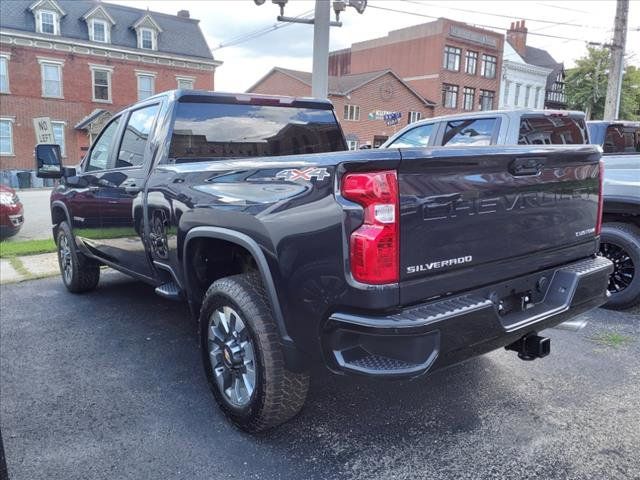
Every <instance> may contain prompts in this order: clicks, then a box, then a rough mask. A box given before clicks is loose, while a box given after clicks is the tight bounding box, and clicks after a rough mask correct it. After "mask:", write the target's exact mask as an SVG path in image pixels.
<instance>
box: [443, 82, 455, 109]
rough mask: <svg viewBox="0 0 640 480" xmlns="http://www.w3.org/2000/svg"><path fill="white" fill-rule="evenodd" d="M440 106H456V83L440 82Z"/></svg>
mask: <svg viewBox="0 0 640 480" xmlns="http://www.w3.org/2000/svg"><path fill="white" fill-rule="evenodd" d="M442 106H443V107H444V108H457V107H458V85H449V84H448V83H443V84H442Z"/></svg>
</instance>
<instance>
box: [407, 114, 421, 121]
mask: <svg viewBox="0 0 640 480" xmlns="http://www.w3.org/2000/svg"><path fill="white" fill-rule="evenodd" d="M421 118H422V113H420V112H409V123H413V122H417V121H419V120H420V119H421Z"/></svg>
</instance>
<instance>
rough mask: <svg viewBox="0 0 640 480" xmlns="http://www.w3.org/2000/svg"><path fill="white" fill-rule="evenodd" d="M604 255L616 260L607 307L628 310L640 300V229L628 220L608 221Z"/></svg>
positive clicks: (602, 245)
mask: <svg viewBox="0 0 640 480" xmlns="http://www.w3.org/2000/svg"><path fill="white" fill-rule="evenodd" d="M600 255H602V256H603V257H606V258H608V259H609V260H611V261H612V262H613V273H612V274H611V276H610V277H609V285H608V290H609V293H610V294H611V297H610V298H609V301H608V302H607V303H606V305H605V307H606V308H612V309H615V310H624V309H627V308H631V307H633V306H635V305H638V304H639V303H640V270H639V269H640V229H638V227H636V226H634V225H630V224H626V223H605V224H604V225H603V226H602V234H601V236H600Z"/></svg>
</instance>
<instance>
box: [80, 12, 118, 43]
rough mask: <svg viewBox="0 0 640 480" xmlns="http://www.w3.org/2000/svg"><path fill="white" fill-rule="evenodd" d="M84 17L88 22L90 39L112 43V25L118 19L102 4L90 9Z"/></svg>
mask: <svg viewBox="0 0 640 480" xmlns="http://www.w3.org/2000/svg"><path fill="white" fill-rule="evenodd" d="M82 18H83V20H84V21H85V22H87V29H88V30H89V40H91V41H92V42H99V43H111V27H112V26H114V25H115V24H116V21H115V20H114V19H113V17H112V16H111V15H109V12H107V10H106V9H105V8H104V7H103V6H102V5H98V6H96V7H94V8H93V9H92V10H89V11H88V12H87V13H85V14H84V15H83V16H82Z"/></svg>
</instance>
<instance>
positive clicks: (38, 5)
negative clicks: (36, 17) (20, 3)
mask: <svg viewBox="0 0 640 480" xmlns="http://www.w3.org/2000/svg"><path fill="white" fill-rule="evenodd" d="M45 2H46V3H48V4H49V5H51V6H52V7H53V8H55V9H56V10H57V11H58V14H59V15H61V16H62V17H64V16H65V15H66V14H67V13H66V12H65V11H64V10H63V9H62V7H60V5H58V2H56V0H37V1H36V2H34V3H32V4H31V5H30V6H29V10H31V11H32V12H33V11H34V10H39V9H40V10H42V9H44V10H46V7H42V6H41V4H42V3H45Z"/></svg>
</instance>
